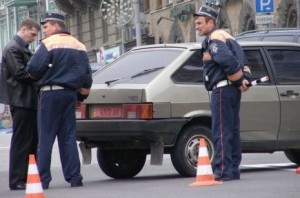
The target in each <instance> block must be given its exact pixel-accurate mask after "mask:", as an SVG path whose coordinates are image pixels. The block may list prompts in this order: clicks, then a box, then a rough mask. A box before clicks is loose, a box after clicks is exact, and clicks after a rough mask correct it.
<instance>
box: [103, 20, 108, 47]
mask: <svg viewBox="0 0 300 198" xmlns="http://www.w3.org/2000/svg"><path fill="white" fill-rule="evenodd" d="M102 38H103V43H106V42H107V41H108V27H107V23H106V22H105V20H103V18H102Z"/></svg>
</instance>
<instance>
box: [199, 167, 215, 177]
mask: <svg viewBox="0 0 300 198" xmlns="http://www.w3.org/2000/svg"><path fill="white" fill-rule="evenodd" d="M212 174H213V173H212V168H211V166H210V165H200V166H198V167H197V175H212Z"/></svg>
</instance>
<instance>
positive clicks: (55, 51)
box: [27, 13, 92, 189]
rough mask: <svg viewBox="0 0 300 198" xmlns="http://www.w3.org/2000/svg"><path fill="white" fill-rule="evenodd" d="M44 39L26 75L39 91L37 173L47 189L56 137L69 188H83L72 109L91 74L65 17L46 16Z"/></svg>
mask: <svg viewBox="0 0 300 198" xmlns="http://www.w3.org/2000/svg"><path fill="white" fill-rule="evenodd" d="M42 25H43V28H44V35H45V39H43V40H42V42H41V43H40V45H39V46H38V47H37V50H36V51H35V53H34V55H33V56H32V58H31V59H30V61H29V63H28V67H27V71H28V72H29V73H30V75H31V77H32V78H34V79H36V80H38V81H37V86H38V88H39V90H40V98H39V109H38V125H39V132H40V133H39V135H40V136H39V147H38V162H37V164H38V169H39V172H40V175H41V181H42V186H43V188H44V189H47V188H48V187H49V184H50V181H51V179H52V177H51V171H50V164H51V153H52V147H53V143H54V140H55V137H57V141H58V146H59V153H60V159H61V165H62V169H63V173H64V178H65V180H66V181H67V182H69V183H70V184H71V187H79V186H82V185H83V184H82V176H81V173H80V161H79V154H78V149H77V144H76V118H75V106H76V101H77V99H78V95H80V100H83V99H84V98H85V97H87V95H88V93H89V88H90V87H91V85H92V72H91V68H90V64H89V60H88V56H87V51H86V48H85V46H84V45H83V44H82V43H81V42H79V41H78V40H77V39H76V38H74V37H72V36H71V35H70V33H69V32H67V31H66V30H65V24H64V16H63V15H61V14H59V13H45V15H44V17H43V20H42Z"/></svg>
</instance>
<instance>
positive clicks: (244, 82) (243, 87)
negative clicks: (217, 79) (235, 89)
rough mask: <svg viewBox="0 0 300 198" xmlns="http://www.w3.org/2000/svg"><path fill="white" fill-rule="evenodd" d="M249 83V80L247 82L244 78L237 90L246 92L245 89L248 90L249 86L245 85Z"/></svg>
mask: <svg viewBox="0 0 300 198" xmlns="http://www.w3.org/2000/svg"><path fill="white" fill-rule="evenodd" d="M249 84H250V82H249V81H248V80H247V79H244V80H243V81H242V85H241V86H240V87H239V90H240V91H241V92H246V91H248V89H249V87H248V86H247V85H249Z"/></svg>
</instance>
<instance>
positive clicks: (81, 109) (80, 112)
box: [76, 102, 88, 119]
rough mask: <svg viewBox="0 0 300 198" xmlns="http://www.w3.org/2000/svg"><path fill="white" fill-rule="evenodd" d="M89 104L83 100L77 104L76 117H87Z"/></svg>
mask: <svg viewBox="0 0 300 198" xmlns="http://www.w3.org/2000/svg"><path fill="white" fill-rule="evenodd" d="M87 114H88V112H87V105H86V104H83V103H81V102H77V104H76V119H87Z"/></svg>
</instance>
